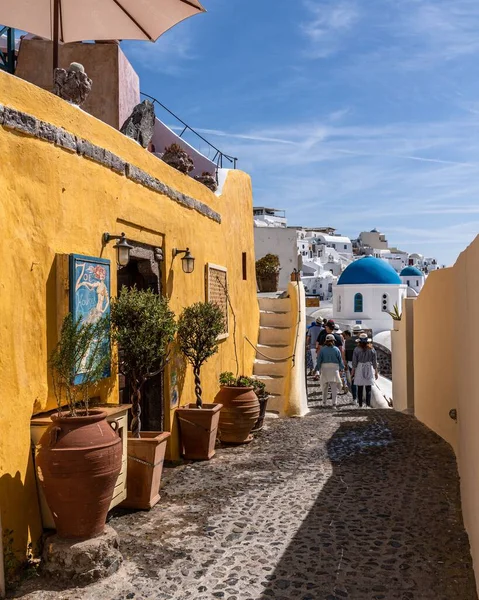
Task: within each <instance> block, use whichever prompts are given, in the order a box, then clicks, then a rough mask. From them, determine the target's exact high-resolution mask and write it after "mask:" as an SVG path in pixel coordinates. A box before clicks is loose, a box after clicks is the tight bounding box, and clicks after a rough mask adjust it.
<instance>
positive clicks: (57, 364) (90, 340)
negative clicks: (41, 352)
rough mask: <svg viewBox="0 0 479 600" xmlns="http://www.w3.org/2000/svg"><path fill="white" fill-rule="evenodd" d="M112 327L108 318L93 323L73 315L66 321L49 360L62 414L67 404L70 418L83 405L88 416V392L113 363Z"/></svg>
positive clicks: (65, 319) (68, 316) (69, 314)
mask: <svg viewBox="0 0 479 600" xmlns="http://www.w3.org/2000/svg"><path fill="white" fill-rule="evenodd" d="M109 327H110V325H109V318H108V317H107V316H105V317H101V318H100V319H99V320H98V321H96V322H94V323H82V321H81V318H78V319H77V320H76V321H75V319H74V318H73V315H72V314H71V313H68V314H67V315H66V317H65V318H64V319H63V323H62V329H61V332H60V340H59V342H58V344H57V345H56V347H55V348H54V350H53V352H52V353H51V354H50V358H49V361H48V363H49V366H50V369H51V372H52V379H53V390H54V393H55V397H56V400H57V404H58V411H59V412H60V411H61V410H62V407H63V406H64V405H65V403H66V405H67V407H68V411H69V413H70V416H72V417H74V416H76V415H77V410H78V408H79V407H80V406H82V405H83V406H84V407H85V409H86V412H87V414H88V400H89V390H90V388H91V386H93V385H94V384H95V383H97V382H98V381H99V380H100V379H101V378H102V377H104V375H105V372H106V371H107V368H108V366H109V364H110V343H109V342H110V340H109Z"/></svg>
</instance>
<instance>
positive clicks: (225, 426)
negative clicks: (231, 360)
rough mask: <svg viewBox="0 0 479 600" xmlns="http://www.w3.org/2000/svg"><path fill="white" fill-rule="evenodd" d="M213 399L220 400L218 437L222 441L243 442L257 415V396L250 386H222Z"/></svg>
mask: <svg viewBox="0 0 479 600" xmlns="http://www.w3.org/2000/svg"><path fill="white" fill-rule="evenodd" d="M215 400H216V401H217V402H221V404H222V405H223V410H222V411H221V414H220V425H219V431H218V437H219V438H220V440H221V441H222V442H229V443H231V444H245V443H246V442H250V441H251V440H252V439H253V438H252V436H251V435H250V433H251V430H252V429H253V427H254V425H255V423H256V421H257V420H258V417H259V402H258V397H257V396H256V394H255V393H254V391H253V388H252V387H229V386H223V387H222V388H221V389H220V391H219V392H218V394H217V395H216V398H215Z"/></svg>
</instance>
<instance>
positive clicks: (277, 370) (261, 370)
mask: <svg viewBox="0 0 479 600" xmlns="http://www.w3.org/2000/svg"><path fill="white" fill-rule="evenodd" d="M288 365H289V361H282V362H276V361H270V360H264V359H258V358H257V359H256V360H255V361H254V365H253V375H282V376H284V375H286V370H287V368H288Z"/></svg>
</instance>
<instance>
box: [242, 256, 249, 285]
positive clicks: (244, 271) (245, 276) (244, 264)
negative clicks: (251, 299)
mask: <svg viewBox="0 0 479 600" xmlns="http://www.w3.org/2000/svg"><path fill="white" fill-rule="evenodd" d="M242 265H243V281H246V280H247V279H248V277H247V275H248V274H247V271H246V252H243V256H242Z"/></svg>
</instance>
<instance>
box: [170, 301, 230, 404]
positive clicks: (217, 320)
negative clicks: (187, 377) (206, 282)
mask: <svg viewBox="0 0 479 600" xmlns="http://www.w3.org/2000/svg"><path fill="white" fill-rule="evenodd" d="M224 330H225V318H224V315H223V312H222V310H221V309H220V308H219V306H217V305H216V304H213V303H211V302H196V303H195V304H192V305H191V306H187V307H186V308H185V309H184V310H183V312H182V313H181V315H180V318H179V320H178V345H179V347H180V350H181V352H182V353H183V354H184V355H185V357H186V359H187V360H188V362H190V363H191V365H192V366H193V373H194V376H195V395H196V406H197V407H198V408H201V407H202V405H203V401H202V398H201V394H202V390H201V379H200V371H201V367H202V365H203V364H204V363H205V362H206V361H207V360H208V358H210V357H211V356H213V355H214V354H216V352H218V336H219V335H220V334H221V333H222V332H223V331H224Z"/></svg>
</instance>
